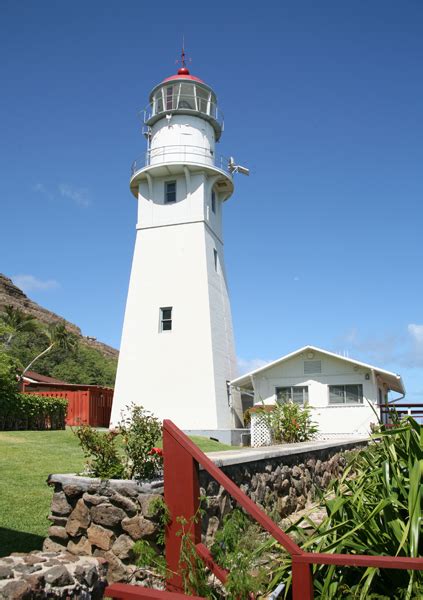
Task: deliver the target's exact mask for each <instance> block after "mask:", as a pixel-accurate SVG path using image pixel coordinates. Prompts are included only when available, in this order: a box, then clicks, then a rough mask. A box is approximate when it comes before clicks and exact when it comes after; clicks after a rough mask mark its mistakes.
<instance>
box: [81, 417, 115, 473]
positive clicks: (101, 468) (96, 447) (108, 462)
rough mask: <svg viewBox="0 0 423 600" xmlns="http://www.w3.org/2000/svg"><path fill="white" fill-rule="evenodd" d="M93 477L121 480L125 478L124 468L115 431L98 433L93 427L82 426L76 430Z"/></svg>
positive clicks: (89, 471)
mask: <svg viewBox="0 0 423 600" xmlns="http://www.w3.org/2000/svg"><path fill="white" fill-rule="evenodd" d="M75 433H76V436H77V437H78V439H79V442H80V444H81V447H82V450H83V452H84V455H85V457H86V458H87V459H88V460H87V463H86V466H87V469H88V473H89V475H90V476H91V477H100V478H101V479H119V478H120V477H124V467H123V464H122V457H121V456H120V453H119V449H118V448H117V447H116V437H117V434H116V432H115V431H106V432H104V431H97V430H96V429H94V428H93V427H91V425H81V426H80V427H78V428H77V430H76V432H75Z"/></svg>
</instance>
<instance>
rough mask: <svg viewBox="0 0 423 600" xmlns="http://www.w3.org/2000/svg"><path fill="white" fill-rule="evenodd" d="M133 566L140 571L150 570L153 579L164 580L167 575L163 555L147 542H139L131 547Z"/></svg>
mask: <svg viewBox="0 0 423 600" xmlns="http://www.w3.org/2000/svg"><path fill="white" fill-rule="evenodd" d="M132 552H133V554H134V556H135V564H136V565H137V567H141V568H142V569H151V570H152V575H154V576H155V577H160V578H163V579H164V578H165V577H166V574H167V566H166V559H165V557H164V555H163V554H161V553H160V552H158V551H157V549H156V548H155V547H154V546H153V545H152V544H151V543H150V542H148V541H147V540H139V541H138V542H135V544H134V545H133V547H132Z"/></svg>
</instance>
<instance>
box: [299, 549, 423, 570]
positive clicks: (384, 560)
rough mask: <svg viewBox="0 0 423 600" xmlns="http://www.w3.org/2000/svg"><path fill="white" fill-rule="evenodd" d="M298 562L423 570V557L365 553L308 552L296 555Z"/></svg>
mask: <svg viewBox="0 0 423 600" xmlns="http://www.w3.org/2000/svg"><path fill="white" fill-rule="evenodd" d="M295 561H296V562H298V563H307V564H310V565H339V566H340V567H342V566H345V567H348V566H351V567H377V568H379V569H404V570H412V571H422V570H423V558H408V557H405V556H370V555H364V554H322V553H317V552H316V553H313V552H306V553H304V554H303V555H302V556H299V557H295Z"/></svg>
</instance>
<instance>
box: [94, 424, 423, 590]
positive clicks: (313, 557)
mask: <svg viewBox="0 0 423 600" xmlns="http://www.w3.org/2000/svg"><path fill="white" fill-rule="evenodd" d="M163 453H164V496H165V503H166V505H167V507H168V509H169V512H170V515H171V521H170V523H169V525H168V526H167V529H166V562H167V567H168V570H169V572H170V573H172V575H171V577H170V578H169V580H168V581H167V592H158V593H159V594H160V595H159V596H154V597H153V596H152V595H151V590H147V588H139V587H138V588H137V587H135V586H122V585H120V584H119V586H118V585H117V584H115V585H112V586H110V587H108V588H107V589H106V592H105V594H106V596H109V597H111V598H118V599H121V600H129V599H130V598H134V599H135V598H144V599H147V600H148V599H151V600H156V599H157V600H159V598H161V599H164V598H165V597H167V598H169V600H177V598H181V595H180V594H181V593H182V592H183V582H182V576H181V574H180V548H181V538H180V536H179V535H178V532H179V530H180V528H181V525H180V523H178V521H177V517H183V518H185V519H186V520H187V521H188V522H189V523H192V524H193V526H192V528H191V529H190V535H191V540H192V542H193V543H194V545H195V547H196V550H197V553H198V555H199V556H200V558H201V559H202V560H203V561H204V563H205V565H206V566H207V567H208V568H209V569H210V570H211V571H212V572H213V573H214V574H215V575H216V577H217V578H218V579H220V580H221V581H222V583H224V582H225V580H226V577H227V575H228V573H227V571H225V570H224V569H222V568H221V567H219V566H218V565H217V564H216V563H215V562H214V561H213V558H212V556H211V554H210V552H209V551H208V550H207V548H206V547H205V546H203V544H201V531H200V523H198V522H197V523H193V519H194V517H195V515H196V514H197V511H198V508H199V498H200V486H199V477H198V475H199V464H201V466H202V467H203V469H204V470H205V471H207V472H208V473H209V475H211V476H212V477H213V479H215V480H216V481H217V482H218V483H219V484H220V485H221V486H223V487H224V488H225V490H226V491H227V492H228V493H229V494H230V495H231V496H232V498H234V500H236V502H237V503H238V504H239V505H240V506H242V508H244V510H245V511H246V512H247V513H248V514H249V515H250V516H251V517H252V518H253V519H255V520H256V521H257V522H258V523H259V524H260V525H261V526H262V527H263V528H264V529H265V530H266V531H267V532H268V533H270V534H271V535H272V536H273V537H274V538H275V539H276V540H277V541H278V542H279V543H280V544H281V546H283V548H285V550H286V551H287V552H288V554H290V556H291V559H292V598H293V600H312V599H313V597H314V595H313V577H312V572H311V565H317V564H325V565H338V566H346V567H348V566H350V567H352V566H353V567H365V568H367V567H376V568H383V569H407V570H419V571H421V570H423V559H421V558H405V557H399V556H396V557H394V556H365V555H352V554H318V553H313V552H305V551H304V550H302V549H301V548H300V547H299V546H298V545H297V544H296V543H295V542H293V541H292V539H291V538H290V537H289V536H288V535H287V534H286V533H284V532H283V531H282V530H281V529H279V527H278V526H277V525H276V524H275V523H274V522H273V521H272V520H271V519H270V518H269V517H268V516H267V514H266V513H265V512H264V511H263V510H261V509H260V508H259V507H258V506H257V505H256V504H255V503H254V502H253V501H252V500H251V499H250V498H249V497H248V496H247V495H246V494H245V493H244V492H242V491H241V490H240V488H239V487H238V486H237V485H235V484H234V482H233V481H231V480H230V479H229V478H228V477H227V476H226V475H225V474H224V473H223V472H222V471H221V470H220V469H219V468H218V467H216V465H215V464H214V463H213V462H212V461H211V460H210V459H209V458H208V457H207V456H206V455H205V454H204V453H203V452H202V451H201V450H200V449H199V448H198V447H197V446H196V445H195V444H194V443H193V442H192V441H191V440H190V439H189V438H188V437H187V436H186V435H185V434H184V433H183V432H182V431H181V430H180V429H178V428H177V427H176V425H174V424H173V423H172V422H171V421H168V420H165V421H164V423H163ZM117 587H119V589H117ZM129 588H130V589H131V595H129V591H128V595H126V592H125V589H128V590H129ZM170 593H172V597H171V595H170ZM134 594H135V595H134ZM136 594H138V595H136ZM190 598H193V597H192V596H190Z"/></svg>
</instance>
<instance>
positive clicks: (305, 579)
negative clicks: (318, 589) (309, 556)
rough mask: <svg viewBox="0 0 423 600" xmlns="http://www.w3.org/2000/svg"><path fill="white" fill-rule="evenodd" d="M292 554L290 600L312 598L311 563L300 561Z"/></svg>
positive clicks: (310, 599) (311, 599)
mask: <svg viewBox="0 0 423 600" xmlns="http://www.w3.org/2000/svg"><path fill="white" fill-rule="evenodd" d="M295 558H296V555H295V554H293V555H292V600H313V598H314V590H313V576H312V574H311V565H309V564H307V563H304V562H303V563H300V562H297V561H296V560H295Z"/></svg>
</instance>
